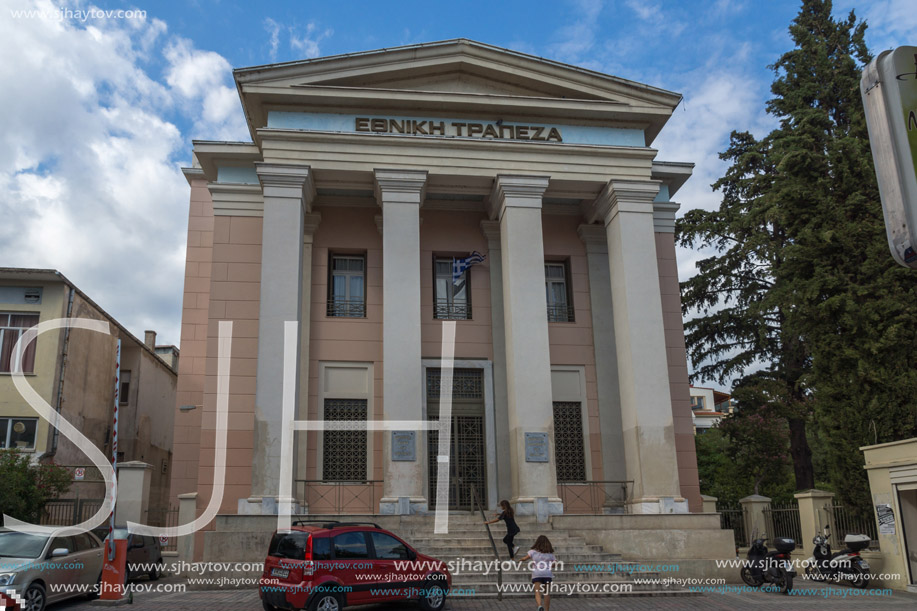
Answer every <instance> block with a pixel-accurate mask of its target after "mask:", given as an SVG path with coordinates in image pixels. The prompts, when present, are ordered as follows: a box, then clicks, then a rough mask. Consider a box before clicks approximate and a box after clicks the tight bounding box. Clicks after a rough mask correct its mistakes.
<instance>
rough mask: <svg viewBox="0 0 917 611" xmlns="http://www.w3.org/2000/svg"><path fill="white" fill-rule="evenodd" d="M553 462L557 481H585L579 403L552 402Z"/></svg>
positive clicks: (584, 456) (581, 417)
mask: <svg viewBox="0 0 917 611" xmlns="http://www.w3.org/2000/svg"><path fill="white" fill-rule="evenodd" d="M554 462H555V466H556V468H557V481H559V482H584V481H586V453H585V446H584V443H583V409H582V405H581V404H580V402H579V401H555V402H554Z"/></svg>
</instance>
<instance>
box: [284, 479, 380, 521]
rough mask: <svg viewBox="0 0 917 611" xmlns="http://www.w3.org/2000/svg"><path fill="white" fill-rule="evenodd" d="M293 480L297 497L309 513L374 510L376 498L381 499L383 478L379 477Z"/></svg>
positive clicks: (357, 512) (375, 509)
mask: <svg viewBox="0 0 917 611" xmlns="http://www.w3.org/2000/svg"><path fill="white" fill-rule="evenodd" d="M294 483H295V484H296V491H295V492H296V499H297V500H298V501H299V502H300V503H302V504H308V506H309V513H337V514H346V513H352V514H365V513H376V511H377V509H378V508H377V503H376V499H377V498H381V487H382V480H378V479H372V480H369V479H367V480H361V481H353V482H333V481H331V482H329V481H326V480H321V479H298V480H296V481H295V482H294ZM377 487H378V488H379V489H380V491H379V492H377Z"/></svg>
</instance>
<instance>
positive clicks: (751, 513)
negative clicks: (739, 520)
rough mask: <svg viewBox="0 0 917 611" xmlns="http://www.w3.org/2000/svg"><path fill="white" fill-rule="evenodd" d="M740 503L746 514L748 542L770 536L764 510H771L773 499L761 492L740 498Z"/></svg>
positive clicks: (749, 543)
mask: <svg viewBox="0 0 917 611" xmlns="http://www.w3.org/2000/svg"><path fill="white" fill-rule="evenodd" d="M739 504H741V505H742V514H743V515H744V516H745V536H746V537H747V538H748V541H747V542H746V543H747V544H748V545H751V542H752V541H754V540H755V539H763V538H765V537H770V535H769V534H768V532H767V531H768V526H767V516H766V515H765V513H764V512H765V510H768V511H769V510H770V508H771V500H770V499H769V498H767V497H766V496H761V495H760V494H752V495H750V496H746V497H745V498H744V499H739Z"/></svg>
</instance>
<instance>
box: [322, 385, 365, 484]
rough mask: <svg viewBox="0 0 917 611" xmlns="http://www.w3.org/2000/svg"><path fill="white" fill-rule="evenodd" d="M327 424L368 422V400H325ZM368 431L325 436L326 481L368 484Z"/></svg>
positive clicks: (331, 433)
mask: <svg viewBox="0 0 917 611" xmlns="http://www.w3.org/2000/svg"><path fill="white" fill-rule="evenodd" d="M324 418H325V420H326V421H331V422H335V421H337V422H340V421H342V420H345V421H346V420H360V421H365V420H366V399H325V416H324ZM366 441H367V437H366V429H365V428H364V429H362V430H347V431H327V430H326V431H323V432H322V456H323V458H322V463H323V465H322V479H324V480H325V481H326V482H362V481H365V480H366V453H367V445H366Z"/></svg>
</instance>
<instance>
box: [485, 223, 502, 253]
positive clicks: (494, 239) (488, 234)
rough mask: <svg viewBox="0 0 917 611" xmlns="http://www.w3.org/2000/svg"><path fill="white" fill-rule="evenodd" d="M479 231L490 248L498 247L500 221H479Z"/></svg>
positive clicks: (497, 248)
mask: <svg viewBox="0 0 917 611" xmlns="http://www.w3.org/2000/svg"><path fill="white" fill-rule="evenodd" d="M481 233H483V234H484V239H486V240H487V247H488V248H490V249H491V250H495V249H496V250H499V249H500V221H481Z"/></svg>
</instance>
